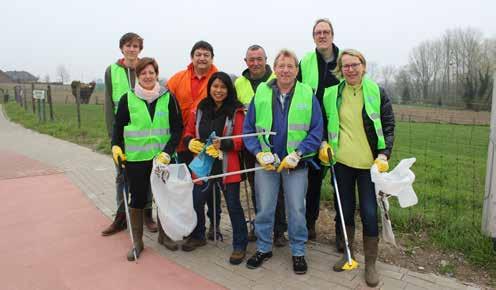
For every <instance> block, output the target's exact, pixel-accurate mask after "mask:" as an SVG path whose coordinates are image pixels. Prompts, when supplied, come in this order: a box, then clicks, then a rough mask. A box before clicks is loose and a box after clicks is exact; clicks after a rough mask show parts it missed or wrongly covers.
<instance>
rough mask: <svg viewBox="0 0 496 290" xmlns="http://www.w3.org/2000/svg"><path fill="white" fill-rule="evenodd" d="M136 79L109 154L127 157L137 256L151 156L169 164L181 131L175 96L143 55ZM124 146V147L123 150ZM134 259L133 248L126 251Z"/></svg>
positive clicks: (124, 101) (117, 118) (123, 104)
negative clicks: (162, 85)
mask: <svg viewBox="0 0 496 290" xmlns="http://www.w3.org/2000/svg"><path fill="white" fill-rule="evenodd" d="M136 75H137V78H138V83H137V84H136V86H135V87H134V89H132V90H129V91H128V92H127V93H126V94H125V95H123V96H122V98H121V99H120V101H119V106H118V108H117V114H116V116H115V123H114V127H113V134H112V157H113V158H114V161H115V163H116V164H118V163H119V162H118V159H121V160H122V161H126V164H125V166H126V170H127V176H128V182H129V191H130V193H131V201H130V204H129V207H130V212H129V217H130V220H131V221H130V222H131V227H132V235H133V238H134V247H133V248H134V249H136V256H139V255H140V253H141V251H143V248H144V246H143V208H144V207H145V203H146V194H147V193H148V192H149V191H150V173H151V171H152V166H153V159H154V158H156V159H157V161H158V162H160V163H164V164H168V163H170V161H171V156H172V154H173V153H174V151H175V148H176V146H177V145H178V144H179V140H180V138H181V134H182V131H183V123H182V119H181V113H180V111H179V109H178V106H177V103H176V99H175V98H174V96H173V95H171V94H170V93H169V91H168V90H167V89H164V88H162V87H160V85H159V84H158V81H157V80H158V64H157V62H156V61H155V60H154V59H153V58H149V57H144V58H142V59H140V60H139V62H138V64H137V66H136ZM123 149H124V150H123ZM127 259H128V260H129V261H133V260H134V255H133V249H131V250H130V251H129V253H128V254H127Z"/></svg>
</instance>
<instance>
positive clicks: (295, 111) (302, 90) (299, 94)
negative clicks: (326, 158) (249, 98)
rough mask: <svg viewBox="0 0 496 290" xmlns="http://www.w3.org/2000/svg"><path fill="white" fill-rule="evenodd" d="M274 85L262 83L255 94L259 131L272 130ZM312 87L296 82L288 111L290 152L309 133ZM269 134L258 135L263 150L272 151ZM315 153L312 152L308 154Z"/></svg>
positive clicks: (288, 144) (288, 149) (287, 147)
mask: <svg viewBox="0 0 496 290" xmlns="http://www.w3.org/2000/svg"><path fill="white" fill-rule="evenodd" d="M272 94H273V92H272V87H270V85H268V84H267V83H261V84H260V85H259V86H258V88H257V93H256V94H255V101H254V102H255V127H256V130H257V132H270V131H271V130H272V116H273V115H272V100H273V96H272ZM312 98H313V92H312V89H311V88H310V87H309V86H307V85H305V84H302V83H300V82H296V86H295V89H294V94H293V97H292V100H291V104H290V107H289V112H288V138H287V140H286V150H287V152H288V153H291V152H293V151H295V150H296V149H297V148H298V145H300V143H301V141H303V140H304V139H305V138H306V137H307V135H308V130H309V129H310V123H311V121H312ZM268 138H269V137H268V135H262V136H259V137H258V140H259V142H260V145H261V147H262V150H263V151H265V152H267V151H270V147H269V146H268V144H269V142H268ZM312 155H315V153H311V154H309V155H306V156H305V157H307V156H312Z"/></svg>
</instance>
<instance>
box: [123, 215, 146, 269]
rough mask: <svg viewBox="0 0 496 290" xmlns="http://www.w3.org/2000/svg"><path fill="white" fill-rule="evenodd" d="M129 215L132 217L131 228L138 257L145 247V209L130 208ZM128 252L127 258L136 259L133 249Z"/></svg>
mask: <svg viewBox="0 0 496 290" xmlns="http://www.w3.org/2000/svg"><path fill="white" fill-rule="evenodd" d="M129 217H130V219H131V228H132V234H133V239H134V248H135V249H136V258H138V257H139V255H140V254H141V252H142V251H143V249H144V247H145V246H144V244H143V209H140V208H130V209H129ZM134 248H131V250H130V251H129V252H128V253H127V260H128V261H134V255H133V249H134Z"/></svg>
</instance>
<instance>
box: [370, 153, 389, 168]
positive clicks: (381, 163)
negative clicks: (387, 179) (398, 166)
mask: <svg viewBox="0 0 496 290" xmlns="http://www.w3.org/2000/svg"><path fill="white" fill-rule="evenodd" d="M374 164H375V165H377V169H378V170H379V172H386V171H388V169H389V164H388V161H387V156H386V155H384V154H379V155H377V158H376V159H375V161H374Z"/></svg>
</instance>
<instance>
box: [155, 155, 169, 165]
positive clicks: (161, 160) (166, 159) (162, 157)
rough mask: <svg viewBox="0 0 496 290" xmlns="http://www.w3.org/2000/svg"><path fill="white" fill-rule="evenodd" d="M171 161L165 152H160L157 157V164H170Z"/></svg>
mask: <svg viewBox="0 0 496 290" xmlns="http://www.w3.org/2000/svg"><path fill="white" fill-rule="evenodd" d="M170 161H171V158H170V156H169V154H167V153H165V152H160V154H158V155H157V162H159V163H162V164H169V163H170Z"/></svg>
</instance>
